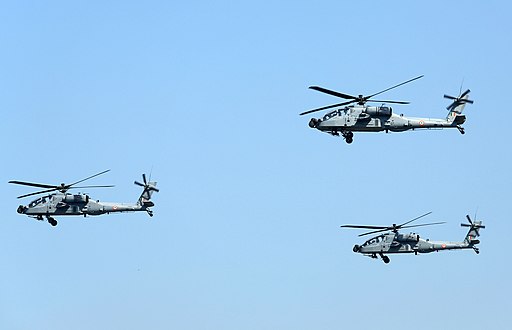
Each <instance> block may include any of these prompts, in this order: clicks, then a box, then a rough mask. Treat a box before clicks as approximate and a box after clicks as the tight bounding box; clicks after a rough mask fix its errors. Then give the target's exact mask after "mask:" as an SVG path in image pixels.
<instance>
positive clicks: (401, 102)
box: [366, 100, 411, 104]
mask: <svg viewBox="0 0 512 330" xmlns="http://www.w3.org/2000/svg"><path fill="white" fill-rule="evenodd" d="M366 102H379V103H396V104H409V103H411V102H407V101H380V100H366Z"/></svg>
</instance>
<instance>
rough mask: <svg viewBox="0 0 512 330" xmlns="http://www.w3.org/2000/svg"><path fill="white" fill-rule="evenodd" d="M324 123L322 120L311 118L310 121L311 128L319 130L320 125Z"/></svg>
mask: <svg viewBox="0 0 512 330" xmlns="http://www.w3.org/2000/svg"><path fill="white" fill-rule="evenodd" d="M321 122H322V120H321V119H316V118H311V119H310V121H309V127H311V128H317V127H318V125H319V124H320V123H321Z"/></svg>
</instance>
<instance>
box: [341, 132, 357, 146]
mask: <svg viewBox="0 0 512 330" xmlns="http://www.w3.org/2000/svg"><path fill="white" fill-rule="evenodd" d="M341 135H342V136H343V138H345V142H347V143H348V144H351V143H352V142H353V138H354V133H352V132H341Z"/></svg>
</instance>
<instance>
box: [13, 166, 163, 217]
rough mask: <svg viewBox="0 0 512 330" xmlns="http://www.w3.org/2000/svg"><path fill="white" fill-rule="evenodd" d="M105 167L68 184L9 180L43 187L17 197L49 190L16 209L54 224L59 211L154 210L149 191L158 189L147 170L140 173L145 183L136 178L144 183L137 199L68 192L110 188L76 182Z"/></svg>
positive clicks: (87, 213)
mask: <svg viewBox="0 0 512 330" xmlns="http://www.w3.org/2000/svg"><path fill="white" fill-rule="evenodd" d="M109 171H110V170H106V171H103V172H100V173H97V174H94V175H92V176H90V177H87V178H85V179H82V180H79V181H76V182H74V183H71V184H65V183H61V184H60V185H49V184H41V183H33V182H25V181H15V180H14V181H9V183H12V184H18V185H24V186H30V187H37V188H44V190H42V191H36V192H33V193H29V194H26V195H21V196H18V198H24V197H28V196H33V195H39V194H45V193H49V194H48V195H46V196H43V197H39V198H37V199H34V200H33V201H31V202H30V203H29V204H28V205H20V206H19V207H18V210H17V212H18V213H20V214H25V215H27V216H29V217H32V218H35V219H36V220H40V221H42V220H44V219H45V218H46V220H47V221H48V223H49V224H50V225H52V226H57V220H55V218H54V216H61V215H66V216H69V215H75V216H76V215H82V216H84V217H86V216H88V215H101V214H105V213H106V214H109V213H114V212H136V211H146V212H147V213H148V215H149V216H150V217H152V216H153V211H152V210H151V209H150V207H152V206H154V205H155V204H154V203H153V202H152V201H151V195H152V194H153V192H155V191H156V192H158V191H159V190H158V189H157V188H156V182H154V181H151V176H150V178H149V180H147V179H146V174H142V180H143V182H144V183H141V182H138V181H135V182H134V183H135V184H136V185H138V186H141V187H143V191H142V194H141V195H140V197H139V199H138V201H137V202H136V203H112V202H100V201H99V200H93V199H92V198H91V197H90V196H89V195H88V194H83V193H77V194H71V193H68V190H70V189H79V188H109V187H113V186H112V185H105V186H103V185H100V186H80V187H78V186H75V185H76V184H78V183H81V182H84V181H86V180H89V179H92V178H94V177H96V176H98V175H102V174H104V173H107V172H109Z"/></svg>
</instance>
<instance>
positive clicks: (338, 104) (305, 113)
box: [299, 101, 356, 116]
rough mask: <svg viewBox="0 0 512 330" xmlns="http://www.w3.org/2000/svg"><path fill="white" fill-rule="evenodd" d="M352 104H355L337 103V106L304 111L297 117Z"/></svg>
mask: <svg viewBox="0 0 512 330" xmlns="http://www.w3.org/2000/svg"><path fill="white" fill-rule="evenodd" d="M354 102H356V101H348V102H343V103H337V104H332V105H328V106H326V107H321V108H316V109H313V110H308V111H304V112H302V113H300V114H299V116H302V115H307V114H308V113H312V112H317V111H321V110H326V109H330V108H335V107H341V106H343V105H347V104H350V103H354Z"/></svg>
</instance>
